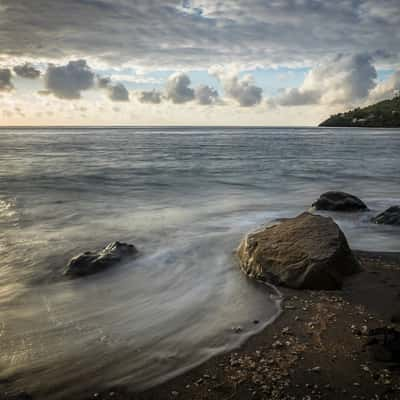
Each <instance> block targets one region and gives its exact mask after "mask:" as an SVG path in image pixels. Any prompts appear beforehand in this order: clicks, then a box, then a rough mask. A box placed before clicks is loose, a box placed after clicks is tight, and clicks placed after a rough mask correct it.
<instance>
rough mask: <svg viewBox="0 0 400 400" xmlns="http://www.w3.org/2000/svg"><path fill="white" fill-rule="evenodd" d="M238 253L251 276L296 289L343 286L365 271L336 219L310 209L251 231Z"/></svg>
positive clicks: (243, 266) (244, 268)
mask: <svg viewBox="0 0 400 400" xmlns="http://www.w3.org/2000/svg"><path fill="white" fill-rule="evenodd" d="M238 256H239V260H240V266H241V269H242V270H243V271H244V272H245V273H246V274H247V275H249V276H250V277H253V278H256V279H260V280H264V281H268V282H271V283H272V284H276V285H282V286H286V287H290V288H294V289H315V290H323V289H326V290H331V289H332V290H334V289H339V288H341V287H342V283H343V278H344V277H345V276H347V275H351V274H353V273H355V272H358V271H360V270H361V267H360V264H359V263H358V261H357V259H356V258H355V256H354V255H353V253H352V251H351V250H350V248H349V246H348V243H347V240H346V237H345V236H344V234H343V232H342V231H341V230H340V228H339V227H338V226H337V225H336V223H335V222H334V221H333V220H332V218H329V217H322V216H319V215H313V214H310V213H307V212H305V213H303V214H300V215H299V216H297V217H296V218H291V219H287V220H285V221H284V222H282V223H281V224H278V225H274V226H270V227H267V228H265V229H263V230H260V231H257V232H255V233H250V234H248V235H247V236H246V237H245V238H244V239H243V241H242V242H241V244H240V246H239V249H238Z"/></svg>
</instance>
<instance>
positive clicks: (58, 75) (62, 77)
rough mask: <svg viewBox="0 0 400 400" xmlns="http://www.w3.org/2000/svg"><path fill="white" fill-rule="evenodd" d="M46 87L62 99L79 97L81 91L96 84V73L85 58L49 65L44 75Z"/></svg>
mask: <svg viewBox="0 0 400 400" xmlns="http://www.w3.org/2000/svg"><path fill="white" fill-rule="evenodd" d="M44 80H45V86H46V89H47V90H48V91H50V92H52V93H53V94H54V96H56V97H58V98H60V99H68V100H71V99H79V98H80V97H81V91H83V90H87V89H90V88H92V87H93V85H94V73H93V71H92V70H91V69H90V67H89V66H88V65H87V63H86V61H85V60H77V61H70V62H69V63H68V64H66V65H62V66H55V65H49V67H48V68H47V71H46V73H45V75H44Z"/></svg>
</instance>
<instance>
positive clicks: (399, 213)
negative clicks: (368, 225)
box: [372, 206, 400, 225]
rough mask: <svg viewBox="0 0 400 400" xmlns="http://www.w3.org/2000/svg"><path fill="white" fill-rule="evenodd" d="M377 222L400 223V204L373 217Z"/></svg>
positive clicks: (386, 223) (373, 220)
mask: <svg viewBox="0 0 400 400" xmlns="http://www.w3.org/2000/svg"><path fill="white" fill-rule="evenodd" d="M372 222H375V224H385V225H400V206H393V207H389V208H388V209H387V210H386V211H384V212H382V213H380V214H378V215H377V216H376V217H374V218H372Z"/></svg>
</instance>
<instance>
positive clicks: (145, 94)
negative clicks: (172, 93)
mask: <svg viewBox="0 0 400 400" xmlns="http://www.w3.org/2000/svg"><path fill="white" fill-rule="evenodd" d="M161 100H162V94H161V92H159V91H157V90H155V89H153V90H149V91H146V90H144V91H142V92H140V94H139V101H140V102H141V103H148V104H160V103H161Z"/></svg>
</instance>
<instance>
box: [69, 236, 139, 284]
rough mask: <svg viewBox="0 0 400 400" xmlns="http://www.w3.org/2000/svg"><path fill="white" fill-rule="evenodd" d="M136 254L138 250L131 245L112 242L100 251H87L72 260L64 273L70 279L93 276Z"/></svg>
mask: <svg viewBox="0 0 400 400" xmlns="http://www.w3.org/2000/svg"><path fill="white" fill-rule="evenodd" d="M137 253H138V250H137V249H136V247H135V246H134V245H132V244H127V243H121V242H113V243H110V244H108V245H107V246H106V247H104V248H103V249H101V250H100V251H93V252H92V251H87V252H85V253H83V254H80V255H78V256H76V257H74V258H72V259H71V261H70V262H69V263H68V266H67V268H66V270H65V272H64V273H65V275H68V276H71V277H78V276H86V275H91V274H95V273H97V272H99V271H103V270H104V269H106V268H109V267H111V266H113V265H116V264H119V263H121V262H122V261H124V260H125V259H126V258H129V257H132V256H135V255H136V254H137Z"/></svg>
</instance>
